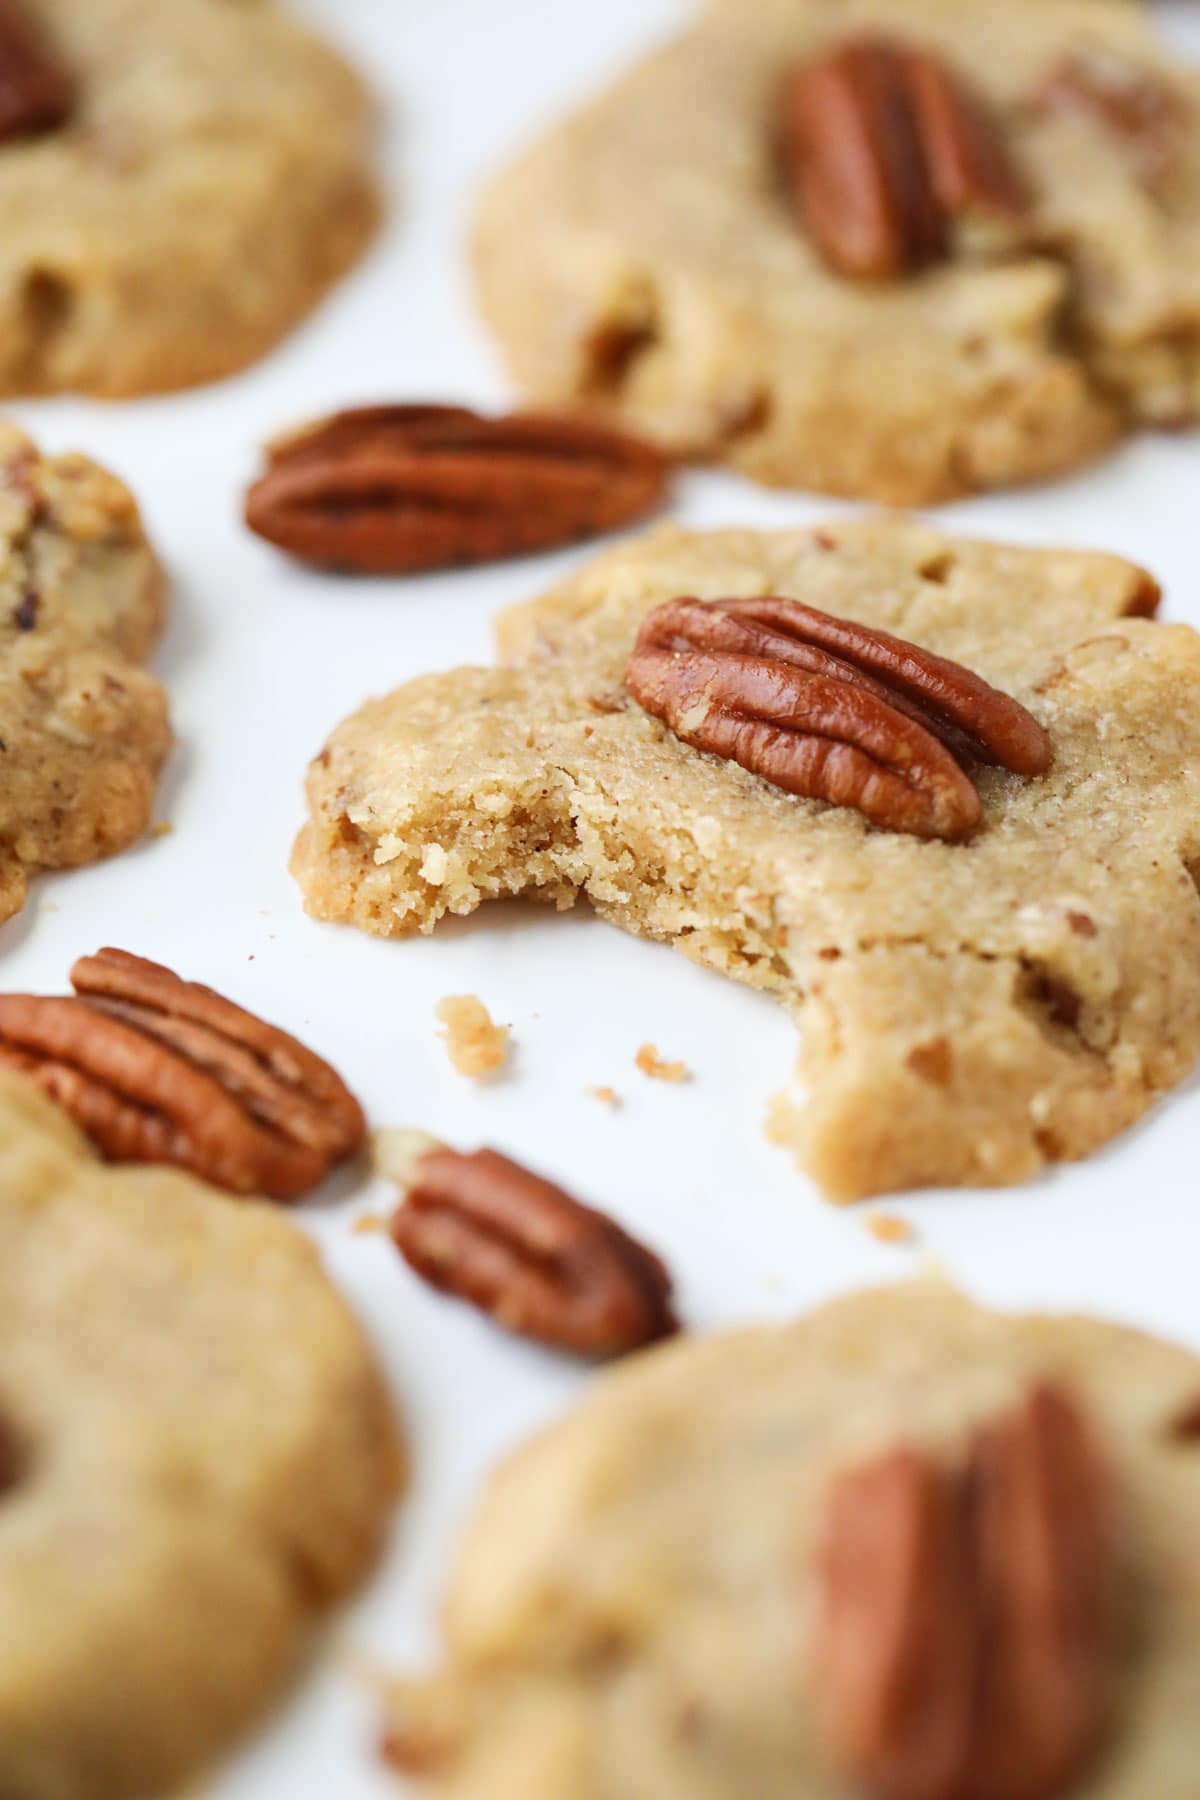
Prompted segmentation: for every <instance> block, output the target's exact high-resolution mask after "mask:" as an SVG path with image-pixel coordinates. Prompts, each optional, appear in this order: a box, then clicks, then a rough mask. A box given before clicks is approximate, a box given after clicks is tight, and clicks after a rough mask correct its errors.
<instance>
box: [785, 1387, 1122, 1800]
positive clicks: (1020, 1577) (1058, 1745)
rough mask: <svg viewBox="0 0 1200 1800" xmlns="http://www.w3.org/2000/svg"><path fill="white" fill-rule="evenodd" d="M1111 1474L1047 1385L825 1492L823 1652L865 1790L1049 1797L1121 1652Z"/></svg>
mask: <svg viewBox="0 0 1200 1800" xmlns="http://www.w3.org/2000/svg"><path fill="white" fill-rule="evenodd" d="M1114 1520H1115V1507H1114V1500H1113V1482H1112V1476H1111V1473H1110V1471H1109V1469H1108V1467H1107V1465H1106V1463H1105V1461H1104V1459H1103V1457H1102V1455H1101V1453H1100V1451H1099V1448H1098V1446H1097V1443H1096V1440H1095V1437H1094V1435H1093V1432H1092V1429H1091V1427H1090V1425H1089V1424H1088V1422H1087V1420H1086V1419H1085V1417H1084V1416H1083V1414H1082V1412H1081V1411H1080V1409H1079V1407H1078V1406H1077V1404H1076V1403H1075V1401H1074V1400H1073V1399H1072V1398H1071V1397H1070V1395H1068V1394H1066V1393H1064V1392H1063V1391H1062V1389H1060V1388H1059V1387H1057V1386H1055V1385H1053V1384H1049V1383H1043V1384H1039V1385H1038V1386H1036V1387H1034V1388H1033V1389H1032V1390H1031V1391H1030V1392H1029V1393H1028V1394H1027V1395H1026V1397H1025V1398H1024V1400H1023V1401H1022V1402H1021V1403H1020V1405H1019V1406H1017V1407H1016V1408H1014V1409H1013V1410H1012V1411H1011V1412H1010V1413H1008V1414H1005V1415H1004V1416H1003V1417H1001V1418H1000V1419H998V1420H996V1421H994V1422H992V1423H990V1424H988V1425H985V1426H984V1427H983V1428H982V1429H981V1430H980V1431H979V1432H977V1433H976V1435H975V1436H974V1438H973V1439H972V1441H971V1444H970V1445H969V1447H968V1450H967V1454H966V1457H965V1459H964V1460H963V1461H962V1462H961V1463H960V1464H958V1465H957V1466H950V1467H947V1466H943V1465H942V1464H941V1463H939V1462H938V1461H937V1460H936V1459H934V1458H933V1457H932V1456H927V1455H922V1454H920V1453H918V1452H917V1451H915V1450H907V1449H902V1450H897V1451H894V1452H892V1453H890V1454H888V1455H885V1456H883V1457H881V1458H880V1459H879V1460H878V1461H876V1462H873V1463H870V1464H868V1465H866V1466H865V1467H862V1468H858V1469H852V1470H850V1471H849V1472H848V1473H846V1474H844V1475H842V1476H840V1477H839V1478H838V1479H837V1480H836V1481H835V1482H834V1484H833V1487H832V1489H831V1492H830V1497H829V1502H828V1511H827V1516H826V1536H825V1542H824V1545H823V1547H822V1552H821V1563H820V1569H819V1579H820V1584H821V1611H820V1616H819V1623H818V1640H817V1667H818V1672H819V1679H820V1680H821V1681H822V1683H823V1684H824V1692H825V1696H826V1699H827V1701H828V1718H829V1734H830V1748H831V1752H832V1754H833V1756H834V1758H835V1760H836V1761H837V1763H838V1765H839V1767H840V1768H841V1769H842V1770H843V1771H844V1772H845V1773H846V1775H847V1776H848V1777H849V1778H851V1779H852V1780H854V1781H855V1782H856V1783H857V1784H858V1785H860V1786H861V1787H862V1789H863V1791H864V1792H865V1793H866V1794H867V1795H868V1796H871V1800H1052V1797H1053V1796H1056V1795H1060V1794H1065V1793H1067V1792H1069V1791H1071V1787H1072V1784H1073V1783H1074V1782H1075V1781H1076V1780H1077V1779H1078V1777H1079V1776H1080V1774H1081V1772H1082V1771H1083V1770H1085V1769H1086V1768H1087V1766H1088V1765H1089V1764H1090V1762H1091V1760H1092V1758H1093V1756H1094V1755H1095V1753H1096V1752H1097V1750H1098V1748H1099V1746H1100V1744H1101V1741H1102V1739H1103V1737H1104V1735H1105V1732H1106V1730H1107V1728H1108V1725H1109V1722H1110V1719H1111V1715H1112V1710H1113V1703H1114V1699H1115V1689H1116V1673H1117V1669H1118V1666H1119V1659H1120V1651H1121V1644H1120V1636H1121V1633H1120V1619H1119V1607H1118V1604H1117V1593H1118V1567H1119V1553H1118V1544H1117V1536H1116V1531H1115V1523H1114Z"/></svg>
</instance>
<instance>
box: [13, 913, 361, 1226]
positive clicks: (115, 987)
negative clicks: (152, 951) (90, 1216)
mask: <svg viewBox="0 0 1200 1800" xmlns="http://www.w3.org/2000/svg"><path fill="white" fill-rule="evenodd" d="M71 981H72V984H73V986H74V987H75V989H76V993H75V995H74V996H61V997H60V996H52V995H41V994H2V995H0V1066H3V1067H8V1068H13V1069H17V1070H19V1071H20V1072H21V1073H22V1074H24V1075H28V1076H29V1077H30V1078H31V1079H32V1080H34V1081H35V1082H36V1083H37V1084H38V1086H39V1087H41V1088H42V1089H43V1090H44V1092H46V1093H47V1094H49V1096H50V1097H51V1099H53V1100H55V1101H57V1102H58V1104H59V1105H60V1106H61V1107H62V1108H63V1109H64V1111H66V1112H68V1113H69V1114H70V1115H71V1117H72V1118H73V1119H74V1120H75V1123H76V1124H77V1125H79V1126H80V1128H81V1129H82V1130H83V1131H85V1132H86V1133H87V1134H88V1136H89V1137H90V1138H91V1139H92V1140H93V1142H94V1143H95V1144H96V1146H97V1148H98V1149H99V1150H100V1152H101V1154H102V1155H103V1156H105V1157H106V1158H108V1160H109V1161H111V1162H151V1163H178V1164H180V1165H181V1166H182V1167H184V1168H187V1169H190V1170H192V1172H193V1173H194V1174H197V1175H200V1176H202V1177H203V1178H204V1179H205V1180H207V1181H211V1182H214V1183H216V1185H217V1186H218V1187H224V1188H228V1189H230V1190H231V1191H232V1192H234V1193H239V1194H250V1193H258V1194H268V1195H270V1196H271V1197H272V1198H274V1199H277V1200H291V1199H295V1198H297V1197H298V1196H299V1195H301V1194H304V1193H307V1192H308V1191H309V1190H310V1189H311V1188H314V1187H316V1186H317V1185H318V1183H319V1182H321V1181H322V1180H323V1179H324V1178H325V1176H326V1175H327V1174H328V1172H329V1170H330V1169H331V1168H332V1167H333V1165H334V1164H335V1163H337V1162H340V1161H342V1160H343V1159H344V1158H345V1157H347V1156H350V1155H352V1154H353V1153H354V1151H356V1150H357V1149H358V1147H359V1145H360V1144H361V1143H362V1139H363V1135H364V1129H365V1126H364V1121H363V1115H362V1110H361V1108H360V1107H359V1104H358V1102H357V1100H355V1098H354V1096H353V1095H352V1094H351V1093H350V1091H349V1089H348V1088H347V1087H346V1086H345V1084H344V1082H343V1081H342V1079H341V1077H340V1076H339V1075H337V1074H336V1073H335V1072H334V1070H333V1069H331V1068H330V1067H329V1064H328V1063H326V1062H323V1061H322V1060H321V1058H320V1057H319V1056H315V1055H314V1054H313V1052H312V1051H311V1050H308V1049H306V1048H305V1046H304V1045H303V1044H301V1043H298V1042H297V1041H296V1039H295V1038H293V1037H289V1035H288V1034H287V1032H285V1031H280V1030H279V1029H278V1028H277V1027H276V1026H274V1025H268V1024H266V1023H265V1022H264V1021H263V1020H262V1019H259V1018H257V1017H256V1016H255V1015H254V1014H253V1013H250V1012H246V1011H245V1010H244V1009H243V1008H242V1007H240V1006H236V1005H235V1004H234V1003H233V1001H231V1000H226V999H224V998H223V997H222V996H221V995H220V994H217V993H214V992H213V990H212V989H211V988H207V987H203V986H201V985H200V983H198V982H193V981H182V980H180V978H179V976H178V975H174V974H172V972H171V971H170V970H169V969H164V968H162V967H161V966H160V965H159V964H158V963H153V962H147V961H145V960H144V959H143V958H142V957H139V956H130V955H129V954H128V953H127V952H126V951H124V950H111V949H108V950H101V951H99V952H98V953H97V954H96V955H95V956H86V957H82V958H80V960H79V961H78V962H77V963H76V964H75V966H74V968H73V969H72V971H71Z"/></svg>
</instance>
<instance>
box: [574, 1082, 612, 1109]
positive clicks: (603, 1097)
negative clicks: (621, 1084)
mask: <svg viewBox="0 0 1200 1800" xmlns="http://www.w3.org/2000/svg"><path fill="white" fill-rule="evenodd" d="M583 1091H584V1093H585V1094H587V1095H588V1096H589V1098H590V1099H592V1100H599V1102H600V1104H601V1106H611V1107H613V1108H614V1109H615V1108H616V1107H618V1106H620V1104H621V1096H620V1094H618V1092H617V1090H616V1088H610V1087H589V1088H584V1090H583Z"/></svg>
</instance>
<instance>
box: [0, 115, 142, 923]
mask: <svg viewBox="0 0 1200 1800" xmlns="http://www.w3.org/2000/svg"><path fill="white" fill-rule="evenodd" d="M2 156H3V151H2V149H0V159H2ZM163 590H164V580H163V572H162V568H161V565H160V563H159V561H158V558H157V557H156V555H155V554H154V551H153V550H152V549H151V547H150V545H149V543H148V542H147V540H146V535H145V532H144V531H143V529H142V522H141V519H140V518H139V516H138V510H137V506H136V504H135V502H134V500H133V496H132V495H131V494H130V493H129V491H128V489H127V488H126V487H124V486H123V485H122V483H121V482H119V481H118V480H117V479H116V478H115V476H112V475H110V474H108V473H107V472H106V471H105V470H104V469H101V468H99V467H98V466H97V465H96V464H95V463H93V462H90V461H89V460H88V459H87V458H86V457H84V456H75V455H68V456H41V455H39V453H38V451H37V449H36V447H35V446H34V445H33V444H32V443H31V442H30V440H29V439H28V438H27V437H25V436H24V434H23V433H22V432H20V431H18V430H17V429H16V428H15V426H12V425H9V424H6V423H3V422H0V921H2V920H4V919H7V918H8V917H10V915H11V914H13V913H15V912H18V911H19V910H20V908H21V906H22V905H23V904H24V900H25V892H26V884H27V878H28V876H29V874H30V873H31V872H32V871H34V870H37V869H39V868H66V867H74V866H75V865H77V864H79V863H88V862H94V861H95V860H96V858H97V857H101V856H108V855H111V854H112V853H113V852H114V851H117V850H123V849H125V848H126V846H127V845H129V844H131V843H132V842H133V841H134V839H135V838H137V837H139V836H140V835H141V833H142V832H143V831H144V830H145V829H146V826H147V825H148V824H149V821H150V813H151V808H152V806H153V802H154V787H155V781H156V779H157V776H158V773H159V770H160V769H161V767H162V764H163V762H164V760H165V758H166V755H167V751H168V750H169V748H170V744H171V733H170V727H169V725H168V723H167V702H166V696H165V694H164V693H163V690H162V688H161V687H160V685H159V683H158V682H157V681H155V680H154V678H153V677H152V676H151V675H148V674H146V672H145V671H144V670H143V669H140V668H139V667H138V666H137V665H138V664H139V663H140V662H141V660H142V659H143V658H144V657H145V656H146V655H148V653H149V651H150V649H151V647H152V645H153V644H154V641H155V639H156V638H157V636H158V632H159V629H160V627H161V624H162V616H163Z"/></svg>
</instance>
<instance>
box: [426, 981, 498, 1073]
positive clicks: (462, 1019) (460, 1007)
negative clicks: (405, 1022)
mask: <svg viewBox="0 0 1200 1800" xmlns="http://www.w3.org/2000/svg"><path fill="white" fill-rule="evenodd" d="M436 1011H437V1016H438V1018H439V1019H440V1020H441V1022H442V1024H443V1025H444V1026H445V1027H446V1029H445V1031H443V1032H442V1033H440V1035H441V1037H442V1039H443V1040H444V1042H445V1045H446V1048H447V1050H448V1051H449V1052H450V1061H451V1062H452V1063H453V1064H454V1067H455V1068H456V1069H457V1070H458V1072H459V1074H460V1075H472V1076H480V1075H491V1074H494V1072H495V1071H496V1070H497V1069H499V1068H501V1067H502V1065H503V1063H504V1060H505V1058H506V1057H507V1055H508V1039H509V1028H508V1026H507V1025H494V1024H493V1023H492V1015H491V1013H490V1012H489V1011H488V1009H487V1007H486V1006H485V1005H484V1004H483V1001H482V1000H481V999H480V998H479V995H478V994H447V995H446V998H445V999H444V1000H439V1001H438V1004H437V1008H436Z"/></svg>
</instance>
